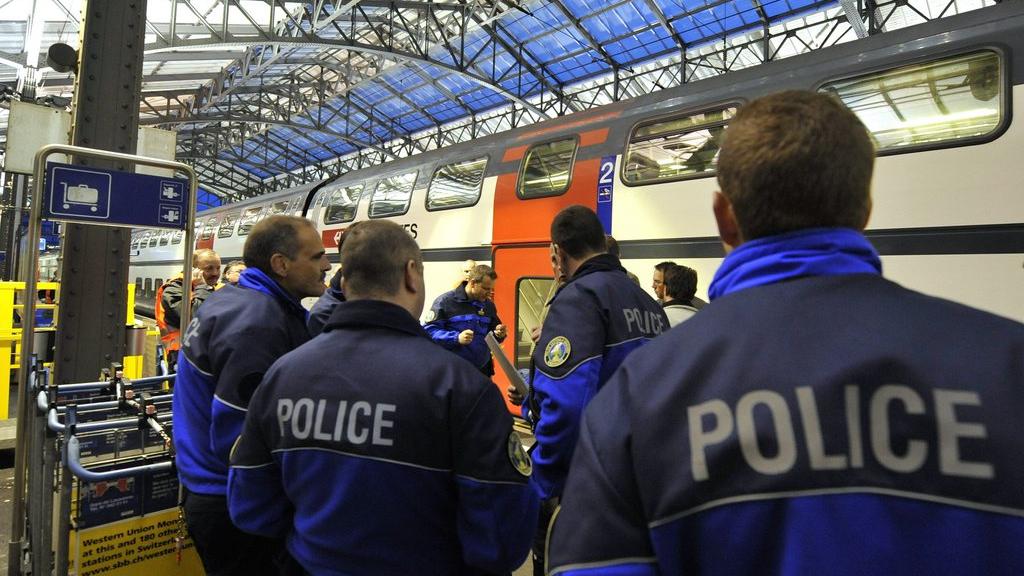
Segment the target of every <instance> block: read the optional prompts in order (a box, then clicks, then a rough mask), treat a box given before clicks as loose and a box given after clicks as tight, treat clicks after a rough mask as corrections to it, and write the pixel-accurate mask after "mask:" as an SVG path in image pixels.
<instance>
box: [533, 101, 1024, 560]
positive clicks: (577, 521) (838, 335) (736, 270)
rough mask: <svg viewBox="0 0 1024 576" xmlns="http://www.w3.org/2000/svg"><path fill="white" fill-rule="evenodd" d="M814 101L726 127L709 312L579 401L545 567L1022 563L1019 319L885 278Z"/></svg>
mask: <svg viewBox="0 0 1024 576" xmlns="http://www.w3.org/2000/svg"><path fill="white" fill-rule="evenodd" d="M873 163H874V148H873V146H872V142H871V138H870V136H869V134H868V132H867V130H866V129H865V127H864V125H863V124H861V122H860V120H859V119H858V118H857V116H856V115H854V114H853V112H851V111H850V110H848V109H847V108H845V107H844V106H843V104H842V103H841V102H839V101H838V100H836V99H833V98H832V97H831V96H828V95H824V94H816V93H811V92H796V91H793V92H784V93H780V94H775V95H771V96H767V97H765V98H762V99H759V100H756V101H754V102H751V103H750V104H747V105H746V106H744V107H743V108H741V109H740V111H739V113H738V114H737V115H736V116H735V118H733V120H732V122H731V123H730V124H729V128H728V130H727V131H726V132H725V142H724V143H723V145H722V151H721V156H720V160H719V163H718V182H719V184H720V186H721V192H719V193H716V195H715V199H714V215H715V218H716V220H717V222H718V230H719V234H720V236H721V238H722V242H723V243H724V244H725V247H726V251H727V252H728V255H727V256H726V258H725V260H724V262H723V263H722V265H721V267H720V268H719V269H718V272H717V273H716V275H715V278H714V280H713V282H712V284H711V287H710V290H709V295H710V296H711V299H712V304H711V305H709V306H708V307H707V308H705V309H704V310H703V311H702V312H701V313H700V314H697V315H695V316H694V317H693V318H691V319H690V320H687V321H686V322H684V323H683V324H682V325H680V326H679V327H677V328H675V329H673V330H672V331H671V332H669V333H668V334H667V335H665V336H663V337H662V338H659V339H657V340H655V341H654V342H653V343H651V345H650V346H647V347H645V348H644V349H643V350H640V351H638V352H637V353H636V354H634V355H632V356H630V358H628V359H627V360H626V362H624V363H623V365H622V367H621V368H620V369H619V372H618V373H617V374H616V375H615V376H614V377H613V378H612V380H611V381H609V383H608V385H607V386H606V387H605V390H604V391H602V392H601V393H599V394H598V395H597V397H596V398H595V399H594V401H593V402H591V404H590V407H589V409H588V410H587V413H586V415H585V416H584V424H583V428H582V432H581V437H580V444H579V447H578V450H577V454H576V459H575V460H574V461H573V470H572V472H571V473H570V475H569V482H568V485H567V487H566V491H565V498H564V499H563V501H562V508H561V512H560V513H559V515H558V517H557V519H556V520H555V522H554V525H553V528H552V537H551V548H550V550H551V552H550V554H551V556H550V558H549V560H550V564H549V566H550V568H551V574H562V573H571V574H573V575H587V574H610V573H615V574H692V575H697V576H699V575H701V574H740V575H742V574H937V575H953V574H975V573H984V574H1024V547H1021V545H1020V542H1021V540H1020V538H1021V536H1022V535H1024V491H1021V490H1020V487H1021V486H1024V460H1021V458H1020V454H1021V453H1022V452H1024V440H1022V437H1021V434H1020V425H1019V420H1020V414H1021V411H1022V410H1024V388H1022V387H1021V383H1022V382H1024V326H1022V325H1021V324H1018V323H1016V322H1014V321H1011V320H1008V319H1006V318H1000V317H996V316H993V315H991V314H988V313H984V312H980V311H978V310H974V309H971V308H968V307H966V306H962V305H959V304H954V303H952V302H947V301H944V300H940V299H937V298H931V297H928V296H924V295H923V294H919V293H917V292H912V291H910V290H906V289H904V288H902V287H900V286H899V285H897V284H894V283H892V282H889V281H887V280H885V279H883V278H882V276H881V261H880V260H879V257H878V254H877V253H876V252H875V250H874V248H873V247H872V245H871V244H870V243H869V242H868V241H867V239H866V238H865V237H864V236H863V234H862V230H863V229H864V227H865V225H866V224H867V221H868V216H869V214H870V212H871V196H870V192H869V190H870V188H869V187H870V183H871V172H872V166H873Z"/></svg>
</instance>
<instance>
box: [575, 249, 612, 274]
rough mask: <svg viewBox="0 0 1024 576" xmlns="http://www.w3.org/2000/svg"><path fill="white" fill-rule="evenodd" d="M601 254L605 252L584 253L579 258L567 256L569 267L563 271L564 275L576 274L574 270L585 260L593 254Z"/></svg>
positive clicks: (593, 255)
mask: <svg viewBox="0 0 1024 576" xmlns="http://www.w3.org/2000/svg"><path fill="white" fill-rule="evenodd" d="M601 254H605V252H590V253H588V254H584V255H583V256H581V257H580V258H579V259H576V258H569V266H568V268H569V269H568V270H566V271H565V273H566V276H568V277H569V278H572V277H573V276H575V275H576V271H577V270H579V269H580V267H581V266H583V265H584V264H586V262H587V260H590V259H591V258H593V257H595V256H600V255H601Z"/></svg>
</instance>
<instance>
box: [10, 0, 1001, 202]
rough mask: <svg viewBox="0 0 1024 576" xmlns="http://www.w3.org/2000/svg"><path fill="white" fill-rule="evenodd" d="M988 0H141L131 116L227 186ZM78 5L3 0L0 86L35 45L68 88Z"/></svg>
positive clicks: (52, 85) (454, 136)
mask: <svg viewBox="0 0 1024 576" xmlns="http://www.w3.org/2000/svg"><path fill="white" fill-rule="evenodd" d="M990 3H992V0H925V1H921V2H912V3H908V2H905V1H901V0H892V1H891V2H889V3H886V0H879V2H878V3H877V4H878V8H877V9H876V11H875V13H873V14H867V13H864V12H862V11H861V10H859V9H858V3H857V2H855V1H854V0H604V1H601V2H595V1H593V0H521V1H514V0H448V1H444V0H441V1H423V0H333V1H325V0H320V1H314V2H285V1H282V0H262V1H260V0H251V1H250V0H149V1H148V8H147V22H146V52H145V62H144V68H143V82H142V103H141V107H140V123H142V124H147V125H154V126H158V127H163V128H169V129H173V130H177V131H178V156H179V159H182V160H184V161H187V162H190V163H192V164H193V165H195V166H196V168H197V170H198V171H199V173H200V178H201V180H202V181H203V183H204V184H205V185H206V186H207V188H208V189H210V190H212V191H214V192H216V193H218V194H220V195H222V196H224V197H225V198H229V199H230V198H238V197H244V196H248V195H252V194H254V193H260V192H266V191H269V190H273V189H275V188H278V187H283V186H284V185H286V184H292V183H295V182H296V181H297V180H298V181H303V180H312V179H317V178H320V177H323V176H325V175H328V174H330V173H332V172H333V173H337V172H338V171H344V170H346V169H351V168H353V167H356V166H362V165H366V164H368V163H374V162H380V161H386V160H388V159H391V158H395V157H401V156H406V155H409V154H414V153H416V152H419V151H422V150H426V149H430V148H432V147H438V146H441V145H445V144H450V143H454V142H456V141H459V140H460V139H463V140H464V139H467V138H469V137H472V136H473V135H479V134H480V133H481V130H483V132H484V133H490V132H493V131H499V130H502V129H508V128H511V127H515V126H516V125H521V124H522V123H527V122H532V121H537V120H540V119H543V118H547V117H553V116H556V115H561V114H568V113H572V112H575V111H579V110H583V109H587V108H589V107H592V106H598V105H601V104H605V103H607V102H610V101H613V100H617V99H624V98H628V97H631V96H634V95H637V94H639V93H642V92H643V91H645V90H646V91H651V90H657V89H660V88H664V87H668V86H672V85H678V84H679V83H681V82H685V81H691V80H693V79H697V78H701V77H706V76H708V75H714V74H718V73H723V72H727V71H728V70H731V69H735V68H740V67H745V66H749V65H754V64H757V63H760V62H762V61H765V60H768V59H778V58H783V57H786V56H789V55H792V54H796V53H800V52H805V51H808V50H811V49H816V48H819V47H824V46H827V45H831V44H835V43H838V42H843V41H849V40H853V39H856V38H858V37H862V36H864V35H866V34H868V33H873V32H876V31H884V30H886V29H892V28H898V27H903V26H906V25H910V24H914V23H918V22H922V21H925V20H928V19H931V18H934V17H939V16H942V15H949V14H954V13H958V12H962V11H965V10H970V9H974V8H978V7H981V6H983V5H986V4H990ZM33 5H34V6H35V15H36V17H35V18H34V19H33V18H31V17H29V18H26V15H31V14H33ZM80 10H81V2H80V1H79V0H34V1H33V0H6V1H5V0H0V87H2V90H3V95H2V97H4V98H7V99H8V100H9V99H10V98H16V97H17V96H18V91H19V90H20V84H19V78H23V77H24V76H25V71H26V65H27V64H30V63H29V60H31V58H30V56H29V55H30V53H32V52H33V51H35V53H39V52H43V53H44V54H43V56H40V63H39V67H40V68H42V71H41V78H40V81H39V88H38V89H37V93H36V96H37V101H40V102H42V103H46V104H49V105H53V106H58V107H60V106H68V105H69V104H70V99H71V92H72V87H73V78H72V77H71V76H70V75H69V74H60V73H57V72H55V71H53V70H51V69H49V68H45V66H46V63H45V50H46V48H47V47H48V46H49V45H51V44H53V43H56V42H64V43H67V44H70V45H72V46H74V47H76V48H77V42H78V35H79V34H78V32H79V22H78V14H79V13H80ZM33 22H35V23H36V25H35V26H33ZM33 46H34V48H32V47H33ZM730 51H731V52H730ZM716 55H717V57H716ZM688 66H689V68H688ZM673 67H674V68H678V69H681V70H682V72H681V73H673V74H668V75H667V74H665V71H666V70H669V69H672V68H673ZM0 126H2V128H0V138H5V130H6V111H3V112H0ZM453 127H454V128H453ZM465 127H470V128H471V129H468V130H457V129H455V128H465ZM331 166H334V169H333V171H332V169H331V168H330V167H331Z"/></svg>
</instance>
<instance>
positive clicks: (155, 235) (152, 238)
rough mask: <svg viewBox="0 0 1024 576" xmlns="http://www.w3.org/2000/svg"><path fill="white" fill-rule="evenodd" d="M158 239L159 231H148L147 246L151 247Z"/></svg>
mask: <svg viewBox="0 0 1024 576" xmlns="http://www.w3.org/2000/svg"><path fill="white" fill-rule="evenodd" d="M159 240H160V233H159V232H150V233H149V242H148V246H149V247H150V248H152V247H153V246H156V243H157V242H158V241H159Z"/></svg>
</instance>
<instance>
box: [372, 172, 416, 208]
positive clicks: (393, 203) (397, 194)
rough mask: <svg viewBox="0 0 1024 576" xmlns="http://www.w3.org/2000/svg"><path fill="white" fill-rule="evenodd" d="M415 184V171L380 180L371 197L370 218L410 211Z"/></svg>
mask: <svg viewBox="0 0 1024 576" xmlns="http://www.w3.org/2000/svg"><path fill="white" fill-rule="evenodd" d="M414 184H416V172H415V171H413V172H408V173H406V174H399V175H398V176H391V177H390V178H384V179H382V180H381V181H380V182H378V183H377V189H376V190H374V191H373V197H372V198H370V218H383V217H385V216H400V215H402V214H405V213H406V212H408V211H409V200H410V199H411V198H412V188H413V185H414Z"/></svg>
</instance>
